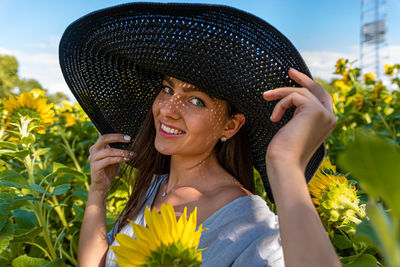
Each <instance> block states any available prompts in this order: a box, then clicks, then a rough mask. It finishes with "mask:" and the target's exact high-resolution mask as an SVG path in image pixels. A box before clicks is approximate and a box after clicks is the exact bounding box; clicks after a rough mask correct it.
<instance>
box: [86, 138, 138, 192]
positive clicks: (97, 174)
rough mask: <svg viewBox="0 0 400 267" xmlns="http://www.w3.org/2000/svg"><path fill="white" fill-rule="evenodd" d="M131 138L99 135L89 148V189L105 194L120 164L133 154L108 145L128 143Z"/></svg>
mask: <svg viewBox="0 0 400 267" xmlns="http://www.w3.org/2000/svg"><path fill="white" fill-rule="evenodd" d="M130 141H131V138H130V137H129V136H127V135H123V134H104V135H100V137H99V139H97V141H96V143H95V144H94V145H92V146H91V147H90V148H89V158H88V159H89V162H90V172H91V180H92V183H91V185H90V189H91V190H94V191H97V192H100V193H106V192H107V190H108V187H109V185H110V183H111V180H112V179H113V178H114V177H115V176H116V175H117V174H118V172H119V169H120V167H121V162H126V161H128V160H130V159H131V158H132V156H133V152H130V151H128V150H122V149H117V148H111V147H110V145H109V144H110V143H117V142H120V143H129V142H130Z"/></svg>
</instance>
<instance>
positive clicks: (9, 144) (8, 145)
mask: <svg viewBox="0 0 400 267" xmlns="http://www.w3.org/2000/svg"><path fill="white" fill-rule="evenodd" d="M0 147H1V148H11V149H14V150H17V149H18V145H17V144H16V143H13V142H7V141H0Z"/></svg>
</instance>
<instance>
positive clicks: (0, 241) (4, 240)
mask: <svg viewBox="0 0 400 267" xmlns="http://www.w3.org/2000/svg"><path fill="white" fill-rule="evenodd" d="M13 234H14V225H13V223H12V221H11V219H8V220H7V223H6V225H5V226H4V227H3V229H2V230H1V231H0V254H1V253H2V252H3V251H4V250H5V249H7V247H8V244H9V243H10V241H11V239H12V238H13Z"/></svg>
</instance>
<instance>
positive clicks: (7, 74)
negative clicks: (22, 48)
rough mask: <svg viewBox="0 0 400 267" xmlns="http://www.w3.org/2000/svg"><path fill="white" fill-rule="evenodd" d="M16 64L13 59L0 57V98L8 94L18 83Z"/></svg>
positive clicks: (4, 56)
mask: <svg viewBox="0 0 400 267" xmlns="http://www.w3.org/2000/svg"><path fill="white" fill-rule="evenodd" d="M18 80H19V78H18V62H17V60H16V58H15V57H12V56H6V55H0V98H3V97H5V96H7V95H9V94H10V92H11V90H13V89H14V88H15V87H16V85H17V83H18Z"/></svg>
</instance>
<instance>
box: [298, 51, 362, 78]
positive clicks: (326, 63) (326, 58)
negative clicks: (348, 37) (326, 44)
mask: <svg viewBox="0 0 400 267" xmlns="http://www.w3.org/2000/svg"><path fill="white" fill-rule="evenodd" d="M352 50H354V49H352ZM301 55H302V56H303V58H304V61H305V62H306V64H307V66H308V67H309V69H310V71H311V74H312V75H313V77H318V78H322V79H324V80H327V81H329V80H330V79H331V78H334V77H338V76H337V75H335V74H333V72H334V71H335V64H336V61H338V59H339V58H345V59H349V60H350V62H353V61H355V60H357V59H358V55H357V54H356V53H354V52H348V53H341V52H335V51H304V52H301Z"/></svg>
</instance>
